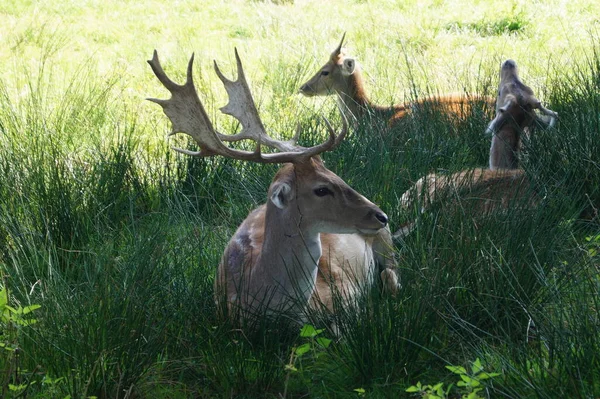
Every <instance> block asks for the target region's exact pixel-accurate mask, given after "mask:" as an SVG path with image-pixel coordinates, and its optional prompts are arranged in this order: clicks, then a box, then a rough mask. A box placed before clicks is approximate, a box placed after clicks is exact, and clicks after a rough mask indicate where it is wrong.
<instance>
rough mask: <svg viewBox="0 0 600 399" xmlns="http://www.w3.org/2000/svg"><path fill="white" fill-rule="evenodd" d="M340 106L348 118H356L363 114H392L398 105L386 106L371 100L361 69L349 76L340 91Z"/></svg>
mask: <svg viewBox="0 0 600 399" xmlns="http://www.w3.org/2000/svg"><path fill="white" fill-rule="evenodd" d="M338 105H339V108H340V109H341V110H342V112H343V113H344V116H346V119H348V120H354V119H356V118H359V117H361V116H363V115H367V114H375V115H377V116H381V115H384V116H391V115H392V114H393V113H395V112H396V108H397V107H396V106H394V107H384V106H381V105H376V104H373V102H371V100H370V99H369V97H368V96H367V91H366V90H365V83H364V79H363V76H362V72H361V71H360V70H356V71H355V72H354V73H353V74H352V75H349V76H347V79H346V80H345V81H344V85H343V89H342V90H339V91H338Z"/></svg>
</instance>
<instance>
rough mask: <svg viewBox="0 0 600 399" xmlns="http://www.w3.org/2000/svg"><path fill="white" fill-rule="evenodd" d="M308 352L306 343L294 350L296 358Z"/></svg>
mask: <svg viewBox="0 0 600 399" xmlns="http://www.w3.org/2000/svg"><path fill="white" fill-rule="evenodd" d="M309 350H310V344H309V343H308V342H307V343H305V344H302V345H300V346H299V347H297V348H296V356H302V355H304V354H305V353H306V352H308V351H309Z"/></svg>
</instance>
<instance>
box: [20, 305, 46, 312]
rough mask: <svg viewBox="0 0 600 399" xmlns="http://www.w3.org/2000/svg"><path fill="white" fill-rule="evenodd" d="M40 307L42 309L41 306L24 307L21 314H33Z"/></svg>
mask: <svg viewBox="0 0 600 399" xmlns="http://www.w3.org/2000/svg"><path fill="white" fill-rule="evenodd" d="M41 307H42V306H41V305H30V306H25V307H24V308H23V314H27V313H31V312H33V311H34V310H36V309H39V308H41Z"/></svg>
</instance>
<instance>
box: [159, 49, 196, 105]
mask: <svg viewBox="0 0 600 399" xmlns="http://www.w3.org/2000/svg"><path fill="white" fill-rule="evenodd" d="M193 63H194V53H192V57H191V58H190V61H189V63H188V75H190V73H189V70H190V67H191V65H192V64H193ZM148 64H150V67H151V68H152V70H153V71H154V74H155V75H156V77H157V78H158V80H160V83H162V84H163V86H165V87H166V88H167V90H169V91H173V90H176V89H177V87H179V85H178V84H177V83H175V82H173V81H172V80H171V79H170V78H169V77H168V76H167V74H166V73H165V70H164V69H163V67H162V65H161V64H160V61H159V60H158V51H156V50H154V52H153V53H152V59H151V60H148ZM148 100H150V101H154V100H156V99H148ZM158 101H160V100H158ZM154 102H156V101H154ZM159 104H160V103H159Z"/></svg>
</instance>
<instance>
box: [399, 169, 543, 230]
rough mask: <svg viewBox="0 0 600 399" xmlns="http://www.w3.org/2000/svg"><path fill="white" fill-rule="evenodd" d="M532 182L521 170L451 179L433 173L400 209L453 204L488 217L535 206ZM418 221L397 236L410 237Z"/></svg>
mask: <svg viewBox="0 0 600 399" xmlns="http://www.w3.org/2000/svg"><path fill="white" fill-rule="evenodd" d="M528 186H529V182H528V179H527V176H526V175H525V172H524V171H523V170H522V169H513V170H502V169H500V170H490V169H482V168H476V169H470V170H463V171H460V172H456V173H453V174H450V175H440V174H436V173H431V174H429V175H427V176H424V177H422V178H420V179H419V180H417V182H416V183H415V184H414V185H413V186H412V187H411V188H410V189H409V190H407V191H406V192H405V193H404V194H403V195H402V197H401V198H400V207H401V208H402V209H405V210H410V209H413V208H414V207H415V206H419V212H420V213H423V212H425V211H426V210H427V209H428V208H429V207H431V205H432V204H434V203H436V202H439V201H442V200H444V201H451V202H453V203H456V202H457V201H458V203H459V204H460V206H465V207H466V208H468V209H470V210H471V211H472V212H474V213H476V214H480V215H485V214H488V213H490V212H493V211H496V210H500V209H507V208H510V207H511V206H513V205H516V206H533V205H535V204H536V203H537V197H536V196H535V194H534V193H532V192H531V191H530V190H529V189H528ZM414 227H415V221H414V220H413V221H409V222H406V223H404V224H403V225H401V227H400V230H398V231H397V232H396V233H395V234H394V236H395V237H401V236H405V235H407V234H409V233H410V232H411V231H412V230H413V228H414Z"/></svg>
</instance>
